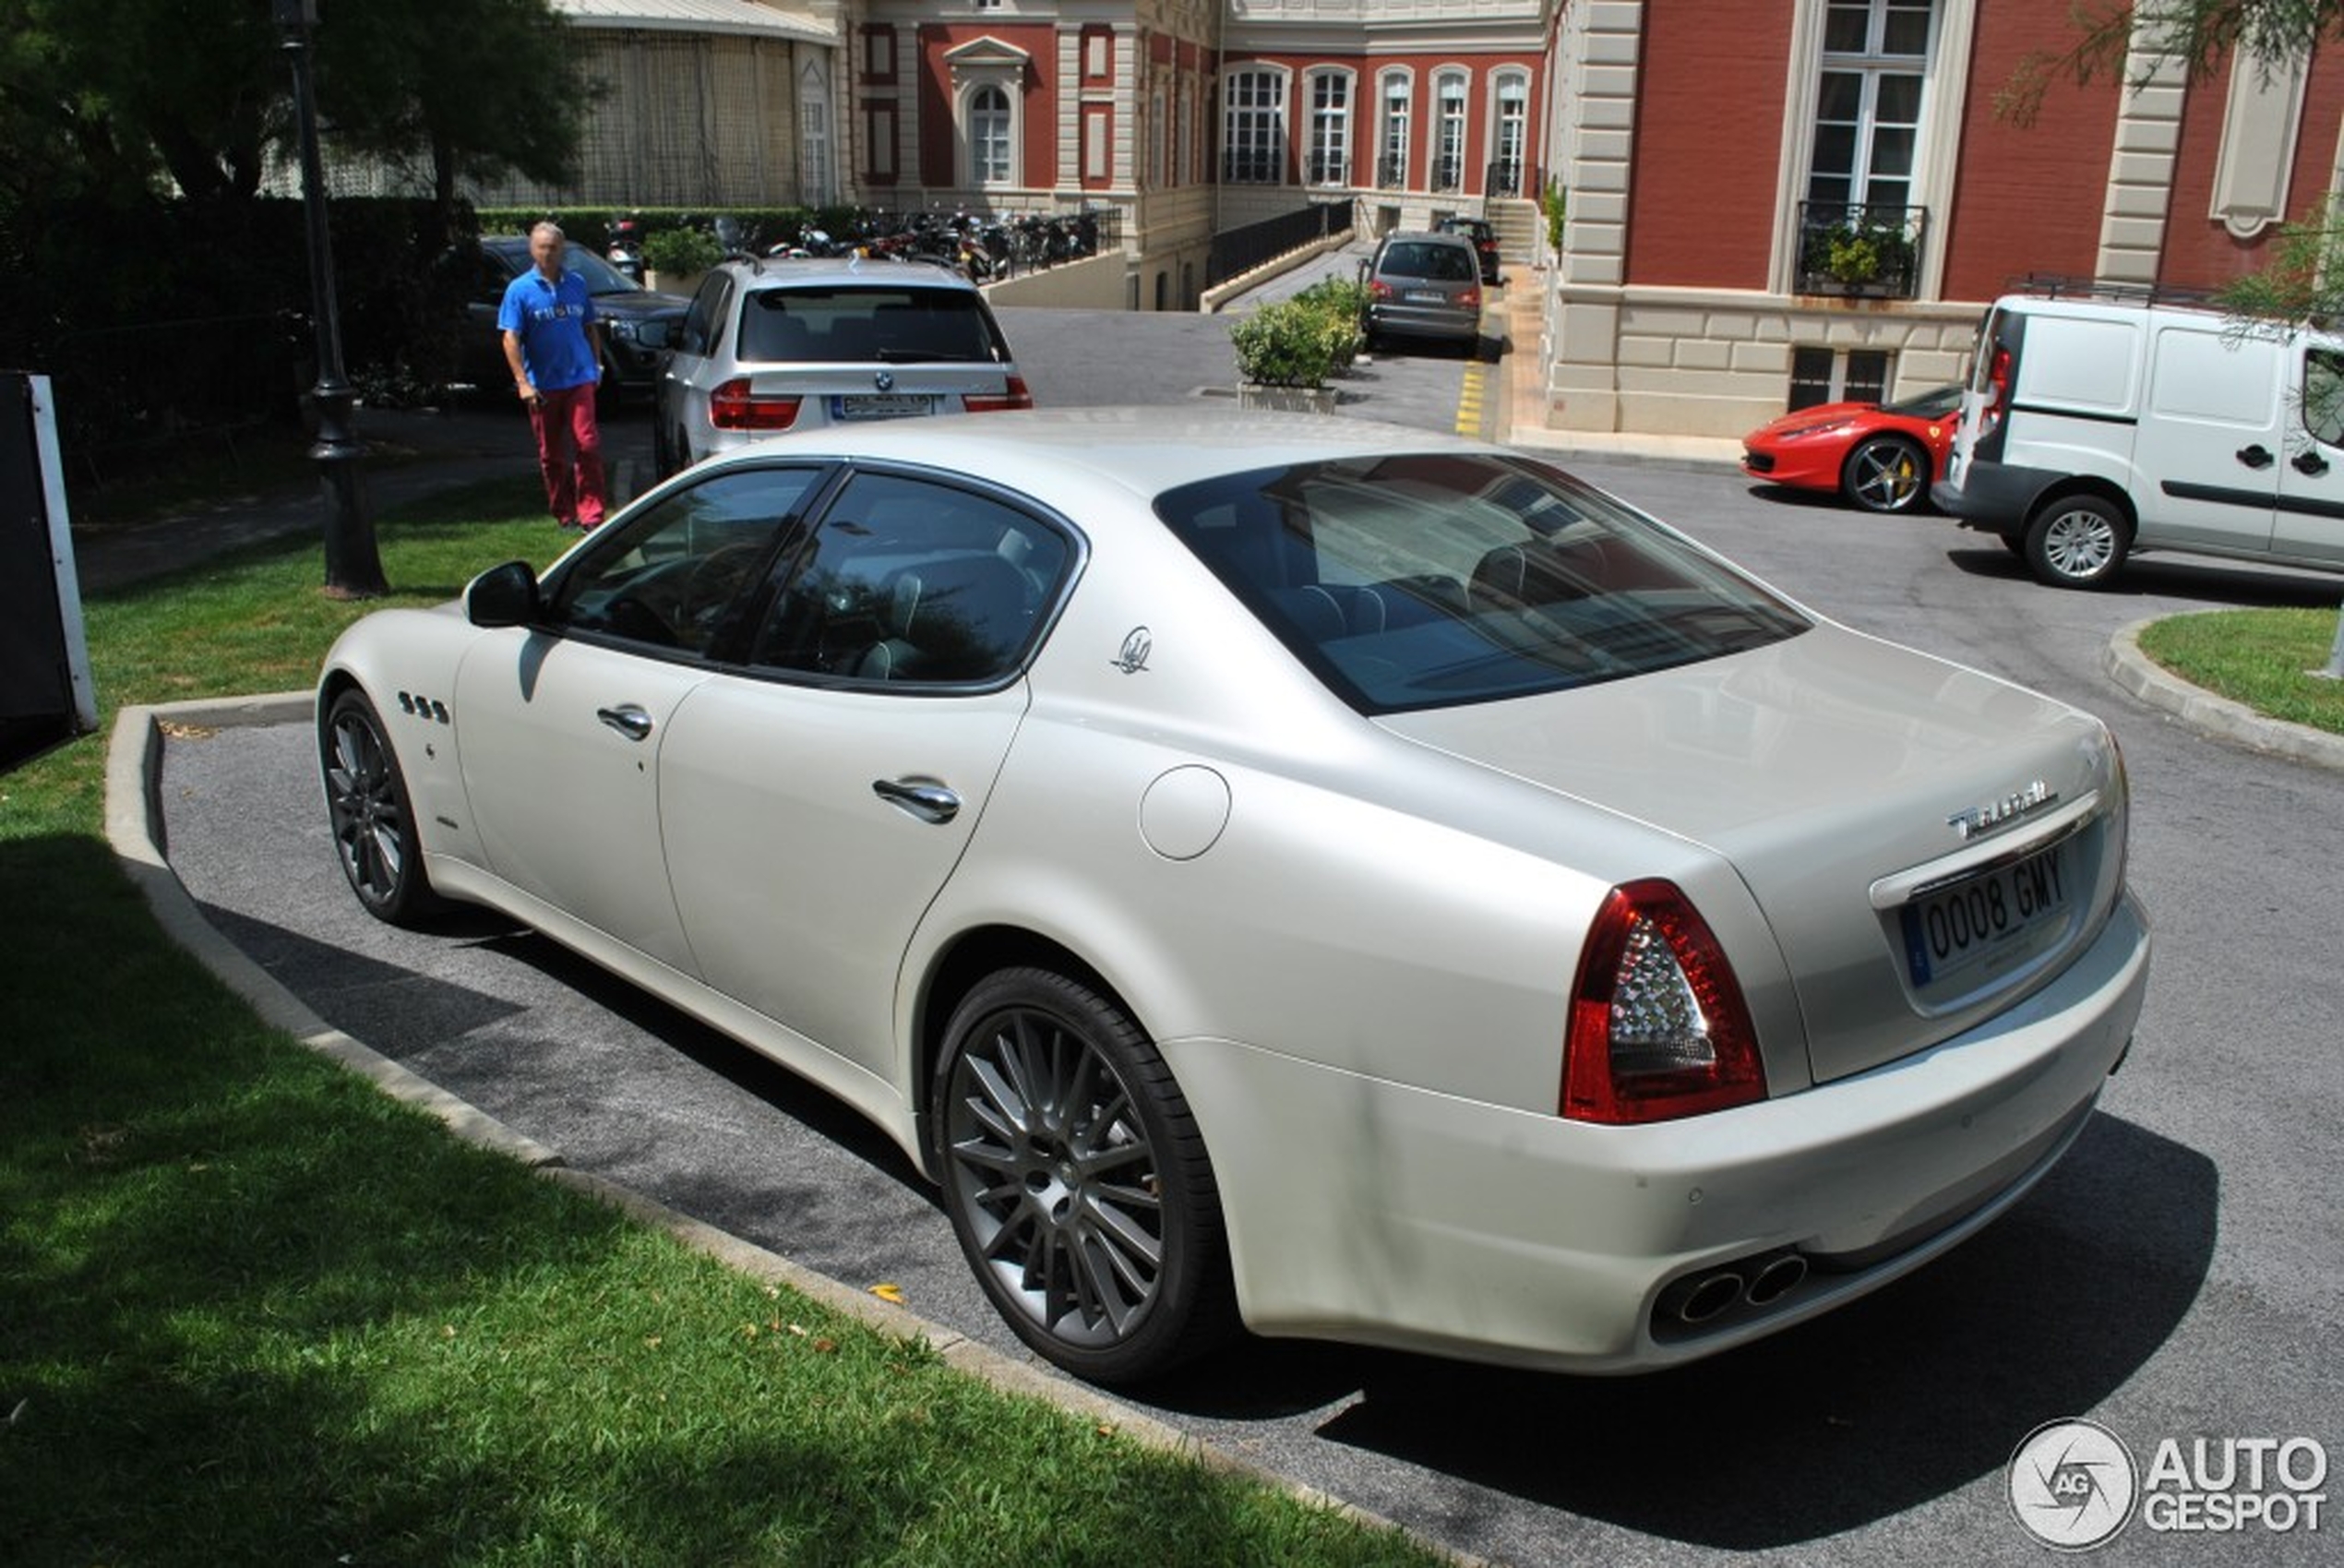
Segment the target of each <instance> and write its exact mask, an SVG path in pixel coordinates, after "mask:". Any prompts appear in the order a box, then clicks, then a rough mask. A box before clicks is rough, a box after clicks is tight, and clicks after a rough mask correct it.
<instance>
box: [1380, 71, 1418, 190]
mask: <svg viewBox="0 0 2344 1568" xmlns="http://www.w3.org/2000/svg"><path fill="white" fill-rule="evenodd" d="M1395 102H1396V103H1397V104H1398V105H1399V108H1398V111H1397V112H1396V113H1395V112H1394V110H1393V104H1394V103H1395ZM1375 103H1376V143H1375V183H1376V186H1377V188H1378V189H1380V190H1405V189H1407V188H1408V158H1409V155H1410V154H1412V153H1413V152H1415V151H1416V148H1415V146H1414V140H1415V126H1416V110H1417V77H1416V73H1415V72H1414V71H1411V70H1406V69H1394V70H1388V71H1385V72H1383V73H1382V74H1381V75H1380V76H1378V77H1377V78H1376V90H1375ZM1388 162H1389V163H1396V164H1397V165H1398V167H1396V168H1395V169H1393V173H1392V183H1391V184H1390V185H1388V186H1387V185H1385V184H1384V165H1385V164H1386V163H1388Z"/></svg>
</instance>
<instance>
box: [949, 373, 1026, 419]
mask: <svg viewBox="0 0 2344 1568" xmlns="http://www.w3.org/2000/svg"><path fill="white" fill-rule="evenodd" d="M961 406H962V407H963V408H964V409H966V410H968V411H969V413H1001V412H1002V411H1003V410H1005V409H1012V408H1032V407H1033V406H1034V393H1033V392H1032V390H1031V389H1028V388H1027V386H1026V385H1025V377H1023V376H1012V377H1010V384H1009V386H1008V387H1007V388H1006V389H1003V390H1001V391H999V392H967V393H963V395H962V398H961Z"/></svg>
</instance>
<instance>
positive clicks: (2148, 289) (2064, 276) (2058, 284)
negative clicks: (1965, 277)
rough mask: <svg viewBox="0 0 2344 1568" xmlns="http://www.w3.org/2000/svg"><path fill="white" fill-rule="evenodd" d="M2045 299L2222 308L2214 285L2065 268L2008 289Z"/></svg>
mask: <svg viewBox="0 0 2344 1568" xmlns="http://www.w3.org/2000/svg"><path fill="white" fill-rule="evenodd" d="M2007 292H2009V293H2015V294H2034V295H2038V296H2039V297H2041V298H2044V299H2090V300H2099V301H2102V302H2104V303H2106V304H2109V305H2197V306H2200V307H2202V308H2206V309H2219V308H2220V306H2221V302H2220V301H2219V299H2218V298H2217V297H2216V295H2215V291H2213V290H2212V289H2200V288H2183V287H2182V286H2180V285H2179V284H2174V283H2132V282H2119V281H2115V280H2113V279H2109V278H2087V277H2078V276H2075V275H2074V274H2070V273H2063V272H2029V273H2027V275H2026V276H2025V277H2023V278H2020V279H2018V280H2017V281H2015V282H2013V283H2012V284H2011V285H2010V286H2009V289H2008V291H2007Z"/></svg>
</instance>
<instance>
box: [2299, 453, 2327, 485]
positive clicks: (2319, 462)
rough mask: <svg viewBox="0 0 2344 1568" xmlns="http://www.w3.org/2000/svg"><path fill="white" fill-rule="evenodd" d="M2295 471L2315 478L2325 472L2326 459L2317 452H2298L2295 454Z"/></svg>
mask: <svg viewBox="0 0 2344 1568" xmlns="http://www.w3.org/2000/svg"><path fill="white" fill-rule="evenodd" d="M2295 472H2296V473H2302V474H2309V475H2310V476H2311V477H2312V478H2314V479H2317V478H2318V477H2319V476H2320V475H2321V474H2323V473H2326V472H2327V460H2326V458H2324V457H2322V456H2320V455H2319V453H2317V452H2298V453H2296V454H2295Z"/></svg>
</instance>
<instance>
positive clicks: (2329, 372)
mask: <svg viewBox="0 0 2344 1568" xmlns="http://www.w3.org/2000/svg"><path fill="white" fill-rule="evenodd" d="M2303 427H2304V428H2305V429H2307V430H2309V431H2310V432H2311V433H2312V439H2313V440H2314V441H2317V442H2319V443H2320V444H2321V445H2322V446H2326V447H2344V351H2339V350H2337V349H2310V350H2306V351H2305V353H2304V354H2303Z"/></svg>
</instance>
